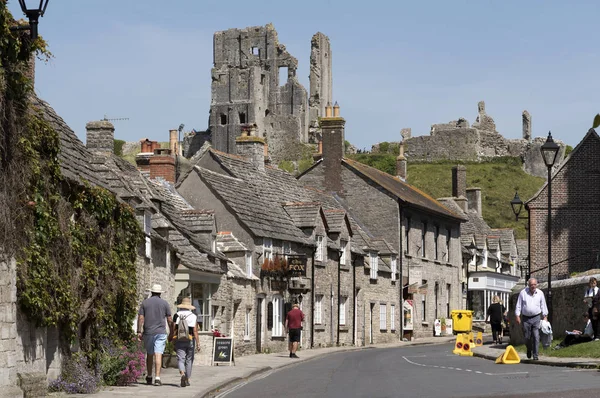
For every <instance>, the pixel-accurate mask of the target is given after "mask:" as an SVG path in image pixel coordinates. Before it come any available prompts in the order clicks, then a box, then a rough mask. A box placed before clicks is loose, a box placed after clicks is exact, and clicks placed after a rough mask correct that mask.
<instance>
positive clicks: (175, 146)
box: [169, 130, 179, 155]
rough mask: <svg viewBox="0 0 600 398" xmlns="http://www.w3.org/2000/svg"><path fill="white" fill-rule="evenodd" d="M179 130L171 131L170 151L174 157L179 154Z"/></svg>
mask: <svg viewBox="0 0 600 398" xmlns="http://www.w3.org/2000/svg"><path fill="white" fill-rule="evenodd" d="M178 132H179V131H178V130H169V149H170V150H171V153H172V154H173V155H177V154H179V141H178V140H177V133H178Z"/></svg>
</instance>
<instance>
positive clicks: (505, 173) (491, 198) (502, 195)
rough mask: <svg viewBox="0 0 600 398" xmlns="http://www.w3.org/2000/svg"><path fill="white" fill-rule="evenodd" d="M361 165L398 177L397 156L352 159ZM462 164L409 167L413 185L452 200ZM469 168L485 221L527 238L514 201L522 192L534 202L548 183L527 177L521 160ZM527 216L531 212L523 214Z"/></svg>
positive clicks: (471, 164)
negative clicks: (456, 173) (455, 170)
mask: <svg viewBox="0 0 600 398" xmlns="http://www.w3.org/2000/svg"><path fill="white" fill-rule="evenodd" d="M349 157H350V158H353V159H355V160H357V161H359V162H362V163H365V164H368V165H370V166H373V167H376V168H378V169H379V170H382V171H385V172H386V173H389V174H395V173H396V172H395V170H396V155H392V154H369V153H361V154H357V155H350V156H349ZM457 164H459V162H448V161H443V162H442V161H439V162H435V163H410V161H409V163H408V170H407V173H408V178H407V181H408V183H409V184H411V185H413V186H415V187H417V188H419V189H421V190H422V191H424V192H427V193H428V194H430V195H431V196H433V197H434V198H441V197H448V196H452V167H453V166H456V165H457ZM460 164H463V165H465V166H466V168H467V188H470V187H478V188H481V203H482V213H483V218H484V219H485V220H486V221H487V223H488V224H489V225H490V226H491V227H492V228H514V229H515V231H516V234H517V237H518V238H520V239H523V238H526V237H527V233H526V230H525V225H526V224H527V220H519V221H518V222H517V221H515V217H514V215H513V212H512V209H511V207H510V203H509V202H510V201H511V200H512V198H513V197H514V195H515V190H518V191H519V196H520V197H521V199H522V200H523V201H526V200H527V199H529V198H531V197H532V196H533V195H534V194H535V193H536V192H537V191H538V190H539V189H540V188H541V187H542V186H543V185H544V183H545V181H546V180H545V179H544V178H539V177H533V176H530V175H529V174H527V173H525V172H524V171H523V169H522V163H521V161H520V160H519V159H517V158H498V159H494V160H492V161H489V162H482V163H476V162H460ZM522 214H523V215H525V216H526V215H527V212H526V211H525V210H523V213H522Z"/></svg>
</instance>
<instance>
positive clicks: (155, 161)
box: [149, 148, 175, 183]
mask: <svg viewBox="0 0 600 398" xmlns="http://www.w3.org/2000/svg"><path fill="white" fill-rule="evenodd" d="M149 163H150V164H149V166H150V178H164V179H165V180H166V181H169V182H170V183H175V158H174V157H173V156H172V155H171V150H170V149H165V148H159V149H155V150H154V153H153V155H152V156H151V157H150V162H149Z"/></svg>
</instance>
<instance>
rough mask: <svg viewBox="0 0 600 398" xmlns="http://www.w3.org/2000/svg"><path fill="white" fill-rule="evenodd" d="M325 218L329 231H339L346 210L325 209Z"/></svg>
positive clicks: (344, 219)
mask: <svg viewBox="0 0 600 398" xmlns="http://www.w3.org/2000/svg"><path fill="white" fill-rule="evenodd" d="M325 219H326V220H327V226H328V227H329V231H330V232H335V233H340V232H342V227H343V225H344V223H345V222H346V211H344V210H337V209H327V210H325Z"/></svg>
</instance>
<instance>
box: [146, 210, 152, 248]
mask: <svg viewBox="0 0 600 398" xmlns="http://www.w3.org/2000/svg"><path fill="white" fill-rule="evenodd" d="M151 232H152V213H150V212H149V211H145V212H144V235H146V239H145V241H146V258H152V240H151V239H150V233H151Z"/></svg>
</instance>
